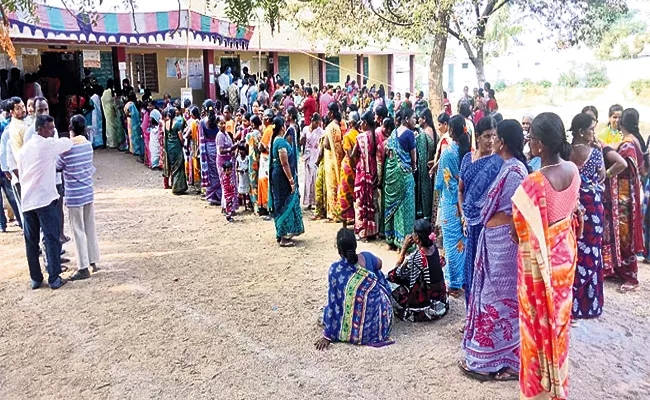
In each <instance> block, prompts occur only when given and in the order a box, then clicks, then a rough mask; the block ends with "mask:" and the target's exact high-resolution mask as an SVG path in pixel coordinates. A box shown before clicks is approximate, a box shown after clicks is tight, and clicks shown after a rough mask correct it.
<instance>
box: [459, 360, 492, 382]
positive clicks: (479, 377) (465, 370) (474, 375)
mask: <svg viewBox="0 0 650 400" xmlns="http://www.w3.org/2000/svg"><path fill="white" fill-rule="evenodd" d="M458 368H460V370H461V371H462V372H463V374H465V375H466V376H468V377H470V378H472V379H476V380H477V381H481V382H488V381H493V380H494V377H493V376H492V375H490V374H488V375H484V374H482V373H480V372H475V371H472V370H471V369H469V368H467V364H465V362H464V361H462V360H459V361H458Z"/></svg>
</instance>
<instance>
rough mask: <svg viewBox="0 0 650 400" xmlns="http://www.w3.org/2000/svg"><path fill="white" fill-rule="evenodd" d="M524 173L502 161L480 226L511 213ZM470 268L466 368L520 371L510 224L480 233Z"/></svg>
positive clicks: (514, 247) (511, 162)
mask: <svg viewBox="0 0 650 400" xmlns="http://www.w3.org/2000/svg"><path fill="white" fill-rule="evenodd" d="M497 157H499V156H497ZM484 158H487V157H484ZM499 158H500V157H499ZM527 175H528V170H527V169H526V166H525V165H524V164H523V163H522V162H521V161H519V160H517V159H515V158H511V159H509V160H507V161H505V162H503V163H502V167H501V169H500V171H499V173H498V175H497V177H496V178H495V179H494V180H492V185H491V186H490V187H489V189H488V190H486V194H485V196H484V197H485V200H484V207H483V209H482V212H481V214H480V217H479V223H478V224H479V225H480V226H485V225H486V224H487V223H488V222H489V221H490V220H491V219H492V217H494V216H495V215H496V214H498V213H505V214H508V215H511V214H512V196H513V194H514V193H515V191H516V190H517V188H518V187H519V185H520V184H521V182H523V180H524V178H525V177H526V176H527ZM472 269H473V271H474V276H473V279H472V284H471V286H469V289H468V290H469V292H470V293H471V294H470V296H469V302H468V303H467V318H466V322H465V335H464V337H463V350H464V351H465V362H466V364H467V367H468V368H469V369H470V370H472V371H476V372H499V371H501V370H502V369H504V368H510V369H512V370H513V371H519V351H520V349H519V344H520V335H519V311H518V310H519V303H518V301H517V244H515V243H514V242H513V241H512V239H511V238H510V224H506V225H500V226H494V227H489V228H488V227H486V228H484V229H482V231H481V232H480V235H479V237H478V242H477V254H476V268H472Z"/></svg>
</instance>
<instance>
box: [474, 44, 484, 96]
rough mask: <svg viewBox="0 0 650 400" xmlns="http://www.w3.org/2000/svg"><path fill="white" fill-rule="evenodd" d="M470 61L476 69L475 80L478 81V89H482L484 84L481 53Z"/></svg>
mask: <svg viewBox="0 0 650 400" xmlns="http://www.w3.org/2000/svg"><path fill="white" fill-rule="evenodd" d="M472 61H473V62H472V64H474V68H476V80H477V81H478V85H479V86H478V87H480V88H482V87H483V85H484V84H485V59H484V57H483V52H480V53H479V55H478V57H477V58H475V59H474V60H472Z"/></svg>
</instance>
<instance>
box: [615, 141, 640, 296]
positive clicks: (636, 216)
mask: <svg viewBox="0 0 650 400" xmlns="http://www.w3.org/2000/svg"><path fill="white" fill-rule="evenodd" d="M618 153H619V154H620V155H621V156H622V157H623V158H624V159H625V161H627V168H626V169H625V170H624V171H623V172H622V173H620V174H619V175H618V182H617V183H618V221H615V222H614V224H616V225H618V231H619V238H620V249H621V258H620V262H619V263H618V264H613V265H612V267H613V270H608V271H606V273H605V274H606V275H608V276H615V277H617V278H619V279H622V280H623V281H625V283H629V284H632V285H637V284H638V283H639V280H638V273H639V266H638V263H637V254H639V253H643V252H644V248H643V247H644V240H643V215H642V214H641V204H642V202H643V197H642V189H641V179H640V176H641V173H642V172H641V171H643V169H644V165H643V164H644V160H643V154H642V153H641V149H640V146H639V145H638V143H637V141H636V139H632V138H624V139H623V142H622V143H621V145H620V146H619V148H618Z"/></svg>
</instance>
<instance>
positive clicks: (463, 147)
mask: <svg viewBox="0 0 650 400" xmlns="http://www.w3.org/2000/svg"><path fill="white" fill-rule="evenodd" d="M449 130H450V131H451V138H452V139H453V140H454V142H456V143H458V147H460V149H459V151H458V162H459V165H460V161H461V160H462V159H463V157H465V154H467V153H469V151H470V144H469V135H468V134H467V125H465V117H463V116H462V115H454V116H453V117H451V119H450V120H449Z"/></svg>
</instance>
